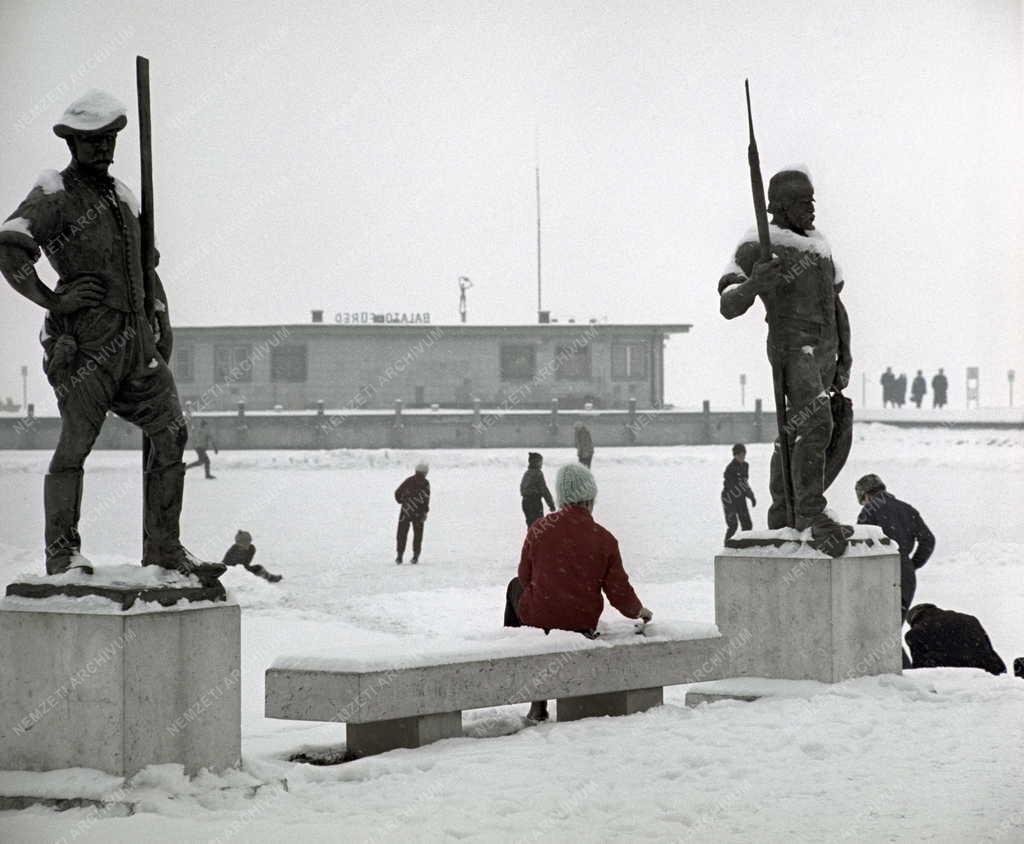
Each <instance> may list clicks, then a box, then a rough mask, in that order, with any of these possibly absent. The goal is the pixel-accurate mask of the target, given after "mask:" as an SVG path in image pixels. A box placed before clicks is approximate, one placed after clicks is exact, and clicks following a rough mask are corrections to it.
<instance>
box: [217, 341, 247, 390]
mask: <svg viewBox="0 0 1024 844" xmlns="http://www.w3.org/2000/svg"><path fill="white" fill-rule="evenodd" d="M213 378H214V380H215V381H245V382H249V381H252V346H248V345H244V346H241V345H240V346H214V348H213Z"/></svg>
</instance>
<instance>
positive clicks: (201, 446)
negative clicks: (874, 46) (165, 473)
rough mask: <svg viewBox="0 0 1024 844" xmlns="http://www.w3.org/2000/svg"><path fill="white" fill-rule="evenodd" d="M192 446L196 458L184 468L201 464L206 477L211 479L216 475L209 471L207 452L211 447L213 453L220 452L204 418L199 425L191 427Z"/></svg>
mask: <svg viewBox="0 0 1024 844" xmlns="http://www.w3.org/2000/svg"><path fill="white" fill-rule="evenodd" d="M192 448H194V449H195V450H196V457H197V458H198V460H193V461H192V462H191V463H189V464H188V465H187V466H186V467H185V468H186V469H192V468H194V467H195V466H202V467H203V470H204V471H205V472H206V479H207V480H208V481H212V480H213V479H214V478H215V477H216V475H214V474H212V473H211V472H210V455H209V454H207V452H208V451H209V450H210V449H211V448H212V449H213V453H214V454H220V452H219V451H218V450H217V443H215V442H214V441H213V433H212V432H211V431H210V428H209V426H208V425H207V424H206V420H205V419H200V420H199V425H198V426H196V427H195V428H193V429H192Z"/></svg>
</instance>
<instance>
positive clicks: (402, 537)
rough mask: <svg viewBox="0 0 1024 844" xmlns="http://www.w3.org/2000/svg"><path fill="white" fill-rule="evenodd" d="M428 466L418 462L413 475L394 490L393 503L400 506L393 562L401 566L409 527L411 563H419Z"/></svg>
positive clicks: (426, 509)
mask: <svg viewBox="0 0 1024 844" xmlns="http://www.w3.org/2000/svg"><path fill="white" fill-rule="evenodd" d="M429 471H430V466H429V465H428V464H427V463H424V462H420V463H417V464H416V472H415V474H412V475H410V476H409V477H408V478H406V479H405V480H404V481H402V483H401V484H400V485H399V487H398V489H396V490H395V501H397V502H398V503H399V504H401V505H402V509H401V511H400V512H399V514H398V534H397V535H396V540H397V543H398V553H397V555H396V556H395V562H396V563H398V565H402V557H403V555H404V554H405V542H406V540H407V539H408V537H409V526H410V525H411V526H412V563H413V565H415V564H416V563H418V562H419V561H420V551H421V550H422V549H423V523H424V522H425V521H426V520H427V513H428V512H429V511H430V481H428V480H427V472H429Z"/></svg>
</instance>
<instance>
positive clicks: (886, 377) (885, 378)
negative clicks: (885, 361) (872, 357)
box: [881, 366, 896, 407]
mask: <svg viewBox="0 0 1024 844" xmlns="http://www.w3.org/2000/svg"><path fill="white" fill-rule="evenodd" d="M881 384H882V407H888V406H889V405H890V404H891V405H892V406H893V407H895V406H896V399H895V396H894V395H893V394H894V393H895V392H896V376H895V375H893V374H892V367H891V366H887V367H886V368H885V372H883V373H882V380H881Z"/></svg>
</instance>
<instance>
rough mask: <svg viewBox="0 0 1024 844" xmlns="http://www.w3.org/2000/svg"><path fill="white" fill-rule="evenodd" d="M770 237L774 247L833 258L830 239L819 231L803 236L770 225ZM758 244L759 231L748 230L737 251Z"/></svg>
mask: <svg viewBox="0 0 1024 844" xmlns="http://www.w3.org/2000/svg"><path fill="white" fill-rule="evenodd" d="M768 235H769V237H770V238H771V242H772V246H786V247H789V248H790V249H798V250H800V251H801V252H813V253H814V254H815V255H820V256H821V257H822V258H831V257H832V247H831V246H830V245H829V242H828V238H826V237H825V235H823V234H822V233H821V232H820V231H819V230H818V229H811V230H810V231H809V232H808V233H807V234H806V235H802V234H797V233H796V232H792V231H790V230H789V229H780V228H779V227H778V226H776V225H774V224H769V226H768ZM757 242H758V239H757V229H756V228H752V229H748V230H747V233H746V234H745V235H743V240H741V241H740V242H739V244H737V246H736V249H737V251H738V250H739V248H740V247H741V246H744V245H746V244H748V243H757Z"/></svg>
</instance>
